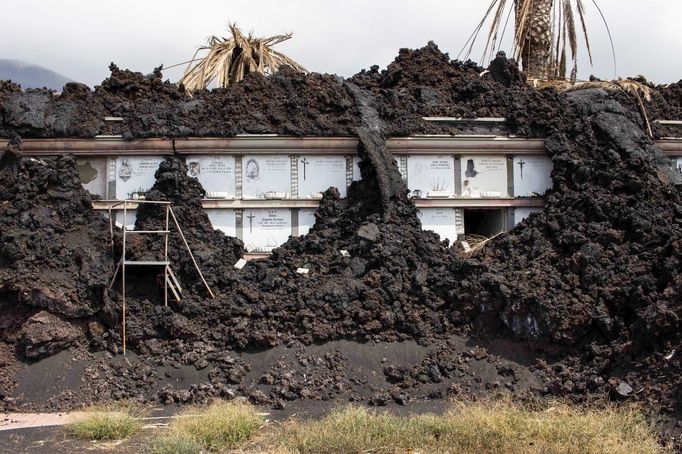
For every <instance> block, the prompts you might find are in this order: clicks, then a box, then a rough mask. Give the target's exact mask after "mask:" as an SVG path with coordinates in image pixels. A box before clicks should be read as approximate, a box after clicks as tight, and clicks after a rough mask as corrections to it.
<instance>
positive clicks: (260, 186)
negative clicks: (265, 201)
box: [242, 155, 291, 199]
mask: <svg viewBox="0 0 682 454" xmlns="http://www.w3.org/2000/svg"><path fill="white" fill-rule="evenodd" d="M242 178H243V180H242V181H243V185H244V186H243V197H244V198H245V199H262V198H265V193H266V192H268V191H274V192H283V193H285V194H290V192H291V161H290V159H289V156H287V155H246V156H244V157H243V158H242Z"/></svg>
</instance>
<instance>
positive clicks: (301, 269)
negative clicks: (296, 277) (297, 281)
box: [296, 268, 310, 274]
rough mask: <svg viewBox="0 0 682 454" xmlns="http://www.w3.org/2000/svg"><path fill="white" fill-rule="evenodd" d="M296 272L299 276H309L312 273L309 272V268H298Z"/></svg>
mask: <svg viewBox="0 0 682 454" xmlns="http://www.w3.org/2000/svg"><path fill="white" fill-rule="evenodd" d="M296 272H297V273H298V274H308V273H309V272H310V270H309V269H308V268H298V269H297V270H296Z"/></svg>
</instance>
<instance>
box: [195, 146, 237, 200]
mask: <svg viewBox="0 0 682 454" xmlns="http://www.w3.org/2000/svg"><path fill="white" fill-rule="evenodd" d="M187 174H188V175H189V176H190V177H194V178H197V179H198V180H199V182H200V183H201V185H202V186H203V187H204V189H205V190H206V192H207V193H224V194H225V196H227V197H234V193H235V164H234V156H231V155H197V156H189V157H187ZM207 196H208V197H211V194H207Z"/></svg>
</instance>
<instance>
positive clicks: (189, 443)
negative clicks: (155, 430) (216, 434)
mask: <svg viewBox="0 0 682 454" xmlns="http://www.w3.org/2000/svg"><path fill="white" fill-rule="evenodd" d="M202 449H203V447H202V446H201V445H200V444H199V443H197V442H196V441H194V440H193V439H191V438H188V437H187V436H183V435H178V434H174V433H170V434H168V435H165V436H160V437H157V438H154V439H153V440H151V441H149V442H148V443H146V444H145V445H144V446H143V447H142V453H143V454H197V453H199V452H202Z"/></svg>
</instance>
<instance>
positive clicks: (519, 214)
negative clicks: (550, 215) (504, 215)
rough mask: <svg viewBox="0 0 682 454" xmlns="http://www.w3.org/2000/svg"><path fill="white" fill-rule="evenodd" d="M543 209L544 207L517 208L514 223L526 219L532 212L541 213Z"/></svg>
mask: <svg viewBox="0 0 682 454" xmlns="http://www.w3.org/2000/svg"><path fill="white" fill-rule="evenodd" d="M541 211H542V208H526V207H521V208H515V209H514V225H516V224H518V223H519V222H521V221H523V220H524V219H526V218H527V217H528V216H530V215H531V214H533V213H539V212H541Z"/></svg>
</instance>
